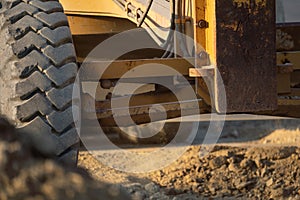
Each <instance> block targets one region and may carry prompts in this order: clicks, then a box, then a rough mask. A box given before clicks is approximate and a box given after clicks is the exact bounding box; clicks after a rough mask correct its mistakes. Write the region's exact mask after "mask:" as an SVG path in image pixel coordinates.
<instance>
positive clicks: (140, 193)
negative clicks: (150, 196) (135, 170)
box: [132, 191, 147, 200]
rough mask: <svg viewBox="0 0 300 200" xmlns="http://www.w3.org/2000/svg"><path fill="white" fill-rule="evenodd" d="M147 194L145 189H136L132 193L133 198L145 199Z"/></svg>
mask: <svg viewBox="0 0 300 200" xmlns="http://www.w3.org/2000/svg"><path fill="white" fill-rule="evenodd" d="M146 197H147V194H146V193H145V192H144V191H135V192H134V193H133V194H132V200H144V199H145V198H146Z"/></svg>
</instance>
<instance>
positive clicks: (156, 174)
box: [0, 118, 300, 200]
mask: <svg viewBox="0 0 300 200" xmlns="http://www.w3.org/2000/svg"><path fill="white" fill-rule="evenodd" d="M239 128H241V127H239ZM0 133H1V134H0V154H1V156H0V199H1V200H11V199H13V200H15V199H16V200H18V199H20V200H21V199H22V200H23V199H49V200H52V199H53V200H65V199H84V200H85V199H104V200H106V199H125V200H126V199H134V200H143V199H147V200H161V199H162V200H164V199H166V200H168V199H170V200H181V199H186V200H190V199H191V200H193V199H300V158H299V155H300V154H299V153H300V146H299V141H300V130H299V129H295V130H292V128H291V129H290V130H287V129H282V130H275V131H273V132H272V133H270V134H263V137H261V138H259V139H257V134H253V138H252V139H253V140H251V138H250V139H249V137H250V136H249V135H250V134H249V135H247V138H248V139H249V141H248V142H245V141H244V140H243V139H242V140H241V141H240V140H238V139H237V140H234V138H236V134H233V135H232V136H230V134H229V135H226V134H225V136H226V137H225V136H224V138H225V139H224V140H222V138H221V140H220V141H219V144H218V145H217V146H214V147H213V149H212V150H211V149H210V148H211V146H208V145H197V144H194V145H193V146H190V147H189V148H188V150H187V151H186V152H185V154H184V155H183V156H181V157H180V158H179V159H178V160H176V161H175V162H174V163H172V164H171V165H169V166H168V167H165V168H163V169H160V170H157V171H152V172H149V173H140V174H134V173H125V172H121V171H117V170H115V169H112V168H109V167H107V166H105V165H103V164H102V163H100V162H99V161H98V160H97V159H96V158H95V157H93V156H92V155H91V154H90V153H89V152H88V151H85V150H82V151H81V152H80V155H79V168H76V167H73V166H68V165H62V164H58V163H57V162H56V161H55V160H54V157H53V153H52V148H53V147H52V146H51V145H49V144H51V143H49V142H48V143H46V142H45V141H43V140H42V141H41V140H38V139H37V138H35V134H32V135H28V134H22V133H16V131H15V129H14V127H12V126H11V125H10V124H9V123H8V122H7V121H6V120H4V119H1V118H0ZM229 137H231V139H230V140H228V138H229ZM238 138H239V137H238ZM35 141H38V142H35ZM224 141H230V143H229V142H228V143H226V142H224ZM234 141H236V143H234ZM222 142H223V143H222ZM153 148H155V147H153ZM205 149H210V150H211V152H210V153H209V154H207V155H205V156H199V155H200V154H199V152H200V151H201V150H205ZM112 159H114V158H112ZM153 159H155V158H153Z"/></svg>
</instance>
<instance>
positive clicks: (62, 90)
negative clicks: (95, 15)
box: [0, 0, 79, 163]
mask: <svg viewBox="0 0 300 200" xmlns="http://www.w3.org/2000/svg"><path fill="white" fill-rule="evenodd" d="M0 24H1V33H0V91H1V95H0V113H1V114H2V115H5V116H6V117H7V118H8V119H10V120H11V121H12V122H14V123H15V125H16V126H17V127H18V128H19V129H21V130H22V131H26V132H29V133H33V134H39V135H40V136H42V137H43V138H50V139H51V138H52V139H51V141H53V143H54V146H55V154H56V155H57V156H58V157H59V159H60V160H62V161H64V162H68V163H76V161H77V156H78V151H77V146H78V144H79V137H78V135H77V132H76V129H75V126H74V120H73V116H72V90H73V86H74V81H75V77H76V74H77V70H78V66H77V64H76V55H75V48H74V45H73V43H72V36H71V32H70V29H69V26H68V21H67V17H66V15H65V14H64V13H63V8H62V6H61V4H60V3H59V2H58V1H53V0H52V1H45V0H0Z"/></svg>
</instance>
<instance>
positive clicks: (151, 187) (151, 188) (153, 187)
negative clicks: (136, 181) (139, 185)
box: [145, 182, 159, 194]
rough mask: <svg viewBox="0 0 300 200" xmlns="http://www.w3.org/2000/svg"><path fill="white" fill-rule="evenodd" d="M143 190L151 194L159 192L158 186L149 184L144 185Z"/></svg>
mask: <svg viewBox="0 0 300 200" xmlns="http://www.w3.org/2000/svg"><path fill="white" fill-rule="evenodd" d="M145 190H146V191H147V192H149V193H151V194H154V193H157V192H159V186H158V185H156V184H155V183H153V182H151V183H148V184H147V185H145Z"/></svg>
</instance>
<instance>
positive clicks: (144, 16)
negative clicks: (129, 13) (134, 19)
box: [138, 0, 153, 27]
mask: <svg viewBox="0 0 300 200" xmlns="http://www.w3.org/2000/svg"><path fill="white" fill-rule="evenodd" d="M152 3H153V0H149V1H148V6H147V9H146V11H145V12H144V14H143V17H142V19H141V21H139V23H138V27H141V26H142V24H143V23H144V21H145V19H146V17H147V15H148V13H149V11H150V8H151V6H152Z"/></svg>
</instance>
